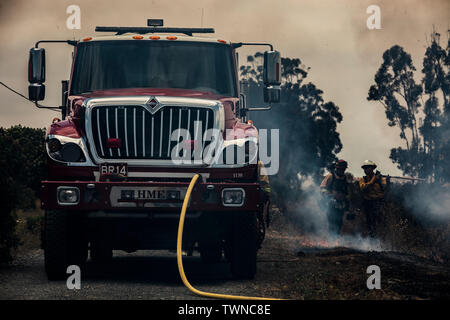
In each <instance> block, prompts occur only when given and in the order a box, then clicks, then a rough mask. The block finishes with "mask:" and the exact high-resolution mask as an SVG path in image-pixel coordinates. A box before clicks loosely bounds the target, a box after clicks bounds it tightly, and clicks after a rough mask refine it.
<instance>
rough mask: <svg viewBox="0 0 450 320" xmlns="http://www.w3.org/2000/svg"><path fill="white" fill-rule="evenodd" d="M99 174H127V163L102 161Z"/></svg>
mask: <svg viewBox="0 0 450 320" xmlns="http://www.w3.org/2000/svg"><path fill="white" fill-rule="evenodd" d="M99 170H100V176H102V175H119V176H124V177H126V176H128V165H127V164H126V163H102V164H100V168H99Z"/></svg>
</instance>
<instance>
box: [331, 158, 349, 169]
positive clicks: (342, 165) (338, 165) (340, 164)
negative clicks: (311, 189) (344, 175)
mask: <svg viewBox="0 0 450 320" xmlns="http://www.w3.org/2000/svg"><path fill="white" fill-rule="evenodd" d="M334 166H335V167H336V168H347V166H348V165H347V161H345V160H342V159H341V160H338V161H336V163H335V164H334Z"/></svg>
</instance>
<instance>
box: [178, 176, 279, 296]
mask: <svg viewBox="0 0 450 320" xmlns="http://www.w3.org/2000/svg"><path fill="white" fill-rule="evenodd" d="M198 177H199V175H198V174H195V175H194V176H193V177H192V180H191V182H190V184H189V187H188V189H187V192H186V196H185V197H184V201H183V207H182V208H181V216H180V221H179V224H178V236H177V264H178V272H179V273H180V277H181V279H182V280H183V283H184V285H185V286H186V287H187V288H188V289H189V290H190V291H192V292H193V293H195V294H197V295H199V296H204V297H208V298H216V299H234V300H282V299H275V298H261V297H247V296H234V295H228V294H218V293H210V292H204V291H200V290H197V289H196V288H194V287H193V286H192V285H191V284H190V283H189V281H188V280H187V278H186V274H185V273H184V268H183V258H182V253H181V251H182V242H183V241H182V240H183V227H184V218H185V215H186V210H187V206H188V203H189V199H190V198H191V193H192V189H194V185H195V183H196V182H197V179H198Z"/></svg>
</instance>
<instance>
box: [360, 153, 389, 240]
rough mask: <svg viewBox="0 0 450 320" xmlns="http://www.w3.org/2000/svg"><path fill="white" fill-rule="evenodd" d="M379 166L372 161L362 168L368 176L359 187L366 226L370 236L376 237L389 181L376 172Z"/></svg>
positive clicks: (361, 179)
mask: <svg viewBox="0 0 450 320" xmlns="http://www.w3.org/2000/svg"><path fill="white" fill-rule="evenodd" d="M376 167H377V165H376V164H375V162H373V161H371V160H366V161H364V163H363V164H362V166H361V168H362V169H363V170H364V173H365V174H366V175H365V176H364V177H362V178H360V180H359V187H360V189H361V192H362V195H363V210H364V213H365V215H366V224H367V230H368V232H369V236H370V237H372V238H374V237H375V236H376V226H377V223H378V221H379V219H380V215H381V210H382V208H383V205H384V195H385V192H386V187H387V181H386V178H384V177H383V176H382V175H381V173H380V172H379V171H376V172H374V170H375V168H376Z"/></svg>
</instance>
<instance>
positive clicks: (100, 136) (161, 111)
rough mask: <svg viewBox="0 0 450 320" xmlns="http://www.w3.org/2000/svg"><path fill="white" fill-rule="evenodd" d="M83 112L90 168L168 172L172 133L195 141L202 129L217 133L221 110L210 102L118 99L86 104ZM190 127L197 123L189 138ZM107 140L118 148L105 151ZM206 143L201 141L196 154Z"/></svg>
mask: <svg viewBox="0 0 450 320" xmlns="http://www.w3.org/2000/svg"><path fill="white" fill-rule="evenodd" d="M189 100H193V101H189ZM85 107H86V123H85V125H86V126H85V127H86V132H87V136H88V141H89V144H90V151H91V154H92V156H93V160H94V161H95V162H96V163H107V162H127V163H128V164H136V165H162V166H173V163H172V160H171V152H172V149H173V148H174V147H175V146H176V145H177V143H178V142H177V141H171V134H172V132H174V131H175V130H176V129H185V130H188V131H189V132H190V135H191V139H193V140H197V139H201V138H200V137H199V135H200V134H201V136H202V137H203V135H204V133H205V132H206V130H208V129H213V128H214V129H222V128H221V127H220V123H221V122H222V121H221V120H222V119H220V118H221V117H223V106H222V104H221V103H218V102H217V101H212V100H204V99H186V98H184V99H183V98H174V97H170V98H167V97H128V98H125V97H124V98H122V97H121V98H117V99H114V98H103V99H87V100H86V101H85ZM195 121H200V122H201V131H200V130H197V132H195V128H194V122H195ZM109 139H114V140H115V141H116V142H117V141H118V143H119V144H118V145H116V146H115V147H113V148H111V147H109V146H107V142H108V140H109ZM209 143H210V141H203V145H202V148H205V147H206V146H207V145H208V144H209ZM193 157H194V155H193V154H192V158H193Z"/></svg>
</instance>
